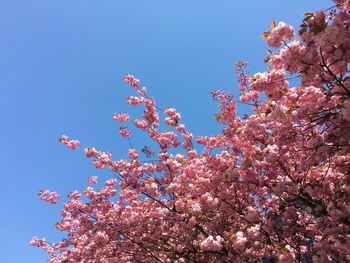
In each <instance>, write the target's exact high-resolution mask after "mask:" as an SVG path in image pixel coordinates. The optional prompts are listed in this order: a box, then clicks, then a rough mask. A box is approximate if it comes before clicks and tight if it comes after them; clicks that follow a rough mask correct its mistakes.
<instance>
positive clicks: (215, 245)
mask: <svg viewBox="0 0 350 263" xmlns="http://www.w3.org/2000/svg"><path fill="white" fill-rule="evenodd" d="M222 242H223V239H222V237H221V236H219V235H218V236H216V237H215V238H214V237H213V236H212V235H209V236H208V237H207V238H206V239H205V240H204V241H202V243H201V244H200V247H201V249H202V250H203V251H220V250H221V249H222Z"/></svg>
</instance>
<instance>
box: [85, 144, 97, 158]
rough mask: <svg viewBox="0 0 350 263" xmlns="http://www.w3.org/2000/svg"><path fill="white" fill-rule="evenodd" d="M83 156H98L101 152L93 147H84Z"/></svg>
mask: <svg viewBox="0 0 350 263" xmlns="http://www.w3.org/2000/svg"><path fill="white" fill-rule="evenodd" d="M84 152H85V156H86V157H88V158H89V157H98V156H100V154H101V152H98V151H96V149H95V148H94V147H89V148H85V149H84Z"/></svg>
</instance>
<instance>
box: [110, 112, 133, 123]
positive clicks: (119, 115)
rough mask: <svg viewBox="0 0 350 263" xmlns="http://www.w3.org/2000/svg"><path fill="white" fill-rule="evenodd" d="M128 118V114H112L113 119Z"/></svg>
mask: <svg viewBox="0 0 350 263" xmlns="http://www.w3.org/2000/svg"><path fill="white" fill-rule="evenodd" d="M129 119H130V117H129V115H128V114H125V113H115V114H114V115H113V120H115V121H120V122H126V121H128V120H129Z"/></svg>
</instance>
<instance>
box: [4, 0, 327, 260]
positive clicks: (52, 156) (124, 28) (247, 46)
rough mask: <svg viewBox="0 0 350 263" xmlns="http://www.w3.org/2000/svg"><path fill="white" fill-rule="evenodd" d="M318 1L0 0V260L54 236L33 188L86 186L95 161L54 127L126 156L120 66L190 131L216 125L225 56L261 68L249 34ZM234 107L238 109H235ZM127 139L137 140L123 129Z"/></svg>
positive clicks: (226, 70) (31, 254)
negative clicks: (214, 95)
mask: <svg viewBox="0 0 350 263" xmlns="http://www.w3.org/2000/svg"><path fill="white" fill-rule="evenodd" d="M331 5H332V3H331V1H325V0H308V1H302V0H295V1H287V0H284V1H281V0H279V1H277V0H266V1H258V0H255V1H232V0H230V1H229V0H222V1H209V0H201V1H199V0H194V1H189V0H187V1H184V0H178V1H164V0H163V1H161V0H148V1H141V0H138V1H136V0H128V1H119V0H104V1H91V0H84V1H82V0H75V1H71V0H70V1H68V0H61V1H56V0H30V1H29V0H21V1H20V0H7V1H6V0H0V58H1V59H0V100H1V101H0V120H1V123H2V129H1V130H0V135H1V138H2V146H1V147H0V162H1V168H0V169H1V170H0V175H1V179H2V189H1V191H0V198H1V200H2V201H1V202H0V209H1V210H0V211H1V217H0V227H1V232H2V238H1V239H0V255H1V261H2V262H7V263H19V262H34V263H36V262H45V260H46V259H47V256H46V255H45V254H44V253H43V252H42V251H41V250H39V249H36V248H32V247H30V246H29V240H30V239H31V238H32V236H34V235H38V236H39V237H43V236H45V237H47V239H49V240H52V241H54V240H55V239H56V240H57V239H58V238H59V237H60V236H61V235H60V233H58V232H57V231H56V230H55V228H54V222H55V221H56V220H58V219H59V209H60V205H56V206H52V205H49V204H47V203H44V202H41V201H39V200H38V198H37V196H36V193H37V192H38V190H40V189H50V190H57V191H58V192H59V193H61V194H62V195H63V196H65V195H66V194H68V193H69V192H71V191H73V190H76V189H79V190H81V189H83V187H85V186H86V184H85V179H86V177H88V176H91V175H101V177H102V178H107V177H106V176H108V175H107V173H104V172H101V171H97V170H94V169H93V168H92V165H91V163H90V161H89V160H87V159H86V158H84V157H83V154H82V152H81V151H80V152H79V151H77V152H74V151H70V150H68V149H66V148H65V147H63V146H62V145H60V144H59V143H58V141H57V138H58V137H59V136H60V135H61V134H67V135H69V136H70V137H72V138H75V139H80V140H81V141H82V143H83V144H84V145H86V146H92V145H94V146H96V147H97V148H98V149H100V150H106V151H107V150H109V151H112V153H113V155H114V158H115V159H118V158H123V157H125V156H126V153H127V150H128V144H127V142H126V141H125V140H123V139H121V138H120V137H119V135H118V125H117V123H116V122H114V121H113V120H112V118H111V116H112V114H113V113H114V112H119V111H121V112H128V111H129V112H130V111H132V112H134V113H137V112H139V111H137V110H135V109H132V108H131V107H130V106H128V105H126V104H125V97H126V96H128V95H133V93H132V90H131V89H130V88H128V87H127V86H126V85H125V84H124V83H123V81H122V77H123V75H124V74H125V73H131V74H134V75H135V76H137V77H138V78H140V79H141V81H142V82H143V84H144V85H145V86H146V87H147V88H148V90H149V93H150V94H151V95H153V96H155V98H156V101H157V102H158V105H159V106H161V107H166V106H173V107H175V108H177V109H178V110H179V111H180V112H181V114H182V116H183V122H184V123H185V124H186V125H187V127H188V130H190V131H192V132H193V133H194V134H195V135H208V134H213V133H215V132H218V131H220V126H218V125H217V124H216V122H215V120H214V118H213V114H214V113H215V112H216V109H217V107H216V104H215V103H214V102H213V101H212V99H211V97H210V94H209V93H210V91H211V90H213V89H223V90H226V91H232V92H234V93H235V94H238V93H237V85H236V84H237V81H236V79H235V74H234V72H233V64H234V62H236V61H238V60H240V59H244V60H247V61H248V62H249V70H250V72H251V73H255V72H258V71H264V70H265V69H266V65H265V64H264V63H263V62H262V60H263V58H264V57H265V56H266V51H265V50H266V45H265V43H264V41H263V40H262V39H261V38H260V37H259V36H260V34H261V33H262V32H263V31H266V30H268V29H269V22H270V20H271V19H272V18H274V19H275V20H276V21H277V22H278V21H280V20H283V21H285V22H287V23H289V24H292V25H293V26H298V25H299V24H300V21H301V19H302V18H303V17H302V14H303V13H305V12H307V11H312V10H318V9H321V8H327V7H329V6H331ZM239 112H240V114H242V113H243V112H244V110H240V111H239ZM133 143H134V146H135V147H136V148H141V147H143V146H144V145H147V142H144V137H142V136H139V137H138V138H133Z"/></svg>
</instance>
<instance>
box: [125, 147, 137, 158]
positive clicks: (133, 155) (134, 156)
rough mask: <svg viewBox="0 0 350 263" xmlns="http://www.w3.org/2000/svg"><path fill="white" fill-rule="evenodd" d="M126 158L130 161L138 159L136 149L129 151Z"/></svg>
mask: <svg viewBox="0 0 350 263" xmlns="http://www.w3.org/2000/svg"><path fill="white" fill-rule="evenodd" d="M128 156H129V158H132V159H137V158H139V154H138V153H137V150H136V149H129V153H128Z"/></svg>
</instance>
